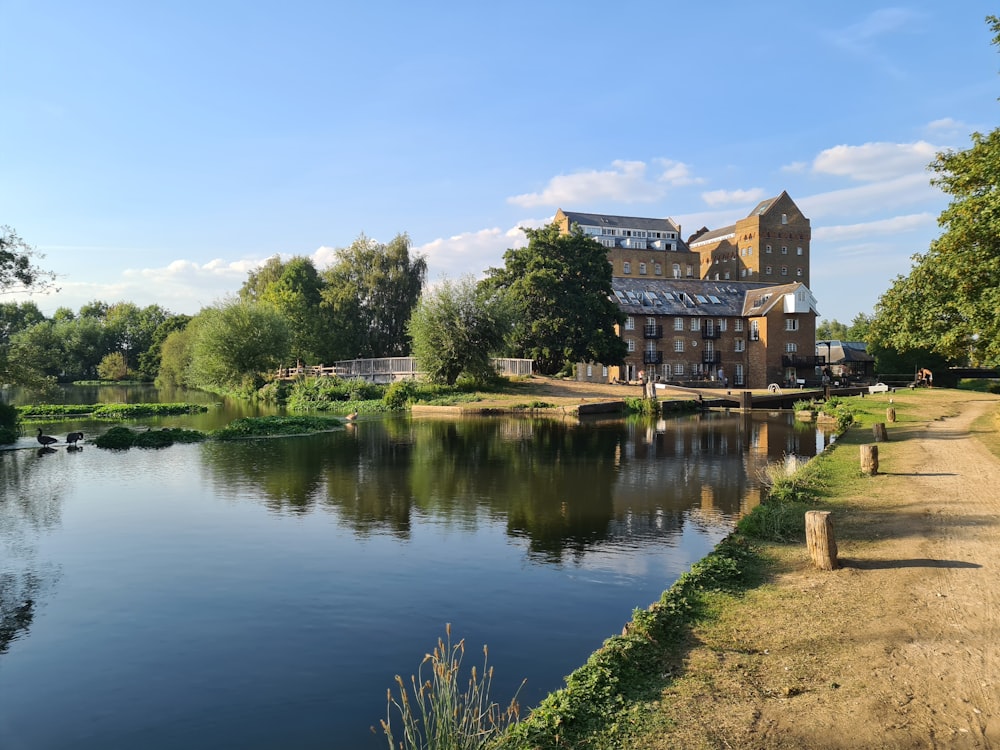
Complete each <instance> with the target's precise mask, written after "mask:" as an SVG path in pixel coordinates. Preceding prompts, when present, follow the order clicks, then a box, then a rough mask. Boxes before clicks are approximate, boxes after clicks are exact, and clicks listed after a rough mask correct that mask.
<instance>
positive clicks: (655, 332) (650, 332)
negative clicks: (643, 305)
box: [643, 325, 663, 339]
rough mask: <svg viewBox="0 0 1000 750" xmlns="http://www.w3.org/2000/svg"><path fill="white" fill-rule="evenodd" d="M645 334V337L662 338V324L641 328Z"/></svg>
mask: <svg viewBox="0 0 1000 750" xmlns="http://www.w3.org/2000/svg"><path fill="white" fill-rule="evenodd" d="M643 332H644V333H645V334H646V338H647V339H662V338H663V326H659V325H648V326H646V327H645V328H644V329H643Z"/></svg>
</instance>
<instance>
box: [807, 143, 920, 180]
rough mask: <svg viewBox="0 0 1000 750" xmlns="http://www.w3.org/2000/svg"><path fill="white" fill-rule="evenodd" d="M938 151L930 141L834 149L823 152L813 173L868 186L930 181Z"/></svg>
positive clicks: (838, 147) (867, 144) (874, 144)
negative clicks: (917, 178) (914, 178)
mask: <svg viewBox="0 0 1000 750" xmlns="http://www.w3.org/2000/svg"><path fill="white" fill-rule="evenodd" d="M938 151H939V149H938V148H937V147H936V146H932V145H931V144H930V143H927V141H917V142H916V143H865V144H864V145H862V146H846V145H841V146H834V147H833V148H828V149H826V150H825V151H822V152H820V154H819V156H817V157H816V159H815V160H814V161H813V172H815V173H817V174H830V175H836V176H839V177H849V178H850V179H852V180H864V181H868V182H871V181H874V180H889V179H893V178H895V177H902V176H903V175H908V174H913V173H919V174H920V175H922V176H923V179H925V180H926V179H929V178H928V177H927V176H926V170H927V165H928V164H930V163H931V162H932V161H933V160H934V157H935V155H936V154H937V152H938Z"/></svg>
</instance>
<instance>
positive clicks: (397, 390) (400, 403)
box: [382, 380, 417, 411]
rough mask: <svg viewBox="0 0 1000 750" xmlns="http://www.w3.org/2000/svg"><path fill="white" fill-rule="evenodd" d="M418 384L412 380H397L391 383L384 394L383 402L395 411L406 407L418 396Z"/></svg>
mask: <svg viewBox="0 0 1000 750" xmlns="http://www.w3.org/2000/svg"><path fill="white" fill-rule="evenodd" d="M416 395H417V385H416V383H414V382H413V381H412V380H397V381H396V382H394V383H390V384H389V387H388V388H386V389H385V394H384V395H383V396H382V403H383V404H385V405H386V407H387V408H389V409H392V410H394V411H396V410H401V409H405V408H406V407H407V406H409V405H410V403H411V402H412V401H413V399H414V398H416Z"/></svg>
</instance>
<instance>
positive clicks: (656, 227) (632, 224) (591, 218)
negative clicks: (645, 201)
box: [563, 211, 680, 232]
mask: <svg viewBox="0 0 1000 750" xmlns="http://www.w3.org/2000/svg"><path fill="white" fill-rule="evenodd" d="M563 214H565V215H566V218H567V219H569V223H570V224H579V225H580V226H582V227H613V228H616V229H645V230H646V231H650V230H652V231H654V232H680V229H679V228H678V226H677V225H676V224H675V223H674V222H673V221H671V220H670V219H649V218H642V217H639V216H612V215H611V214H585V213H580V212H579V211H563Z"/></svg>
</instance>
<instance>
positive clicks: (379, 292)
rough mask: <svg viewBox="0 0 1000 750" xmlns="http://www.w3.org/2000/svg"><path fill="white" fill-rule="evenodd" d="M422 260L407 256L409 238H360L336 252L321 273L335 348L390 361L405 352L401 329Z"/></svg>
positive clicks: (420, 278)
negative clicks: (336, 337) (337, 338)
mask: <svg viewBox="0 0 1000 750" xmlns="http://www.w3.org/2000/svg"><path fill="white" fill-rule="evenodd" d="M426 276H427V261H426V260H425V259H424V257H423V256H421V255H416V256H414V257H411V256H410V238H409V237H408V236H407V235H405V234H400V235H397V236H396V237H395V238H394V239H393V240H392V241H391V242H390V243H389V244H387V245H383V244H381V243H378V242H376V241H375V240H372V239H369V238H368V237H365V236H364V235H361V236H360V237H358V239H357V240H355V241H354V243H353V244H351V246H350V247H348V248H343V249H340V250H338V251H337V259H336V261H335V262H334V264H333V266H332V267H331V268H329V269H327V271H326V272H324V274H323V277H324V279H325V281H326V289H324V291H323V299H324V303H325V305H326V306H327V307H328V308H329V309H330V311H331V313H332V315H333V318H334V321H335V330H337V331H340V332H341V340H340V341H339V342H337V343H338V346H339V347H342V349H341V350H342V351H344V350H346V351H347V352H348V354H347V356H348V357H353V356H358V357H394V356H403V355H406V354H408V353H409V341H408V338H407V334H406V325H407V323H408V322H409V320H410V315H411V314H412V312H413V308H414V307H416V304H417V300H418V299H420V292H421V290H422V289H423V285H424V279H425V277H426Z"/></svg>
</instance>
